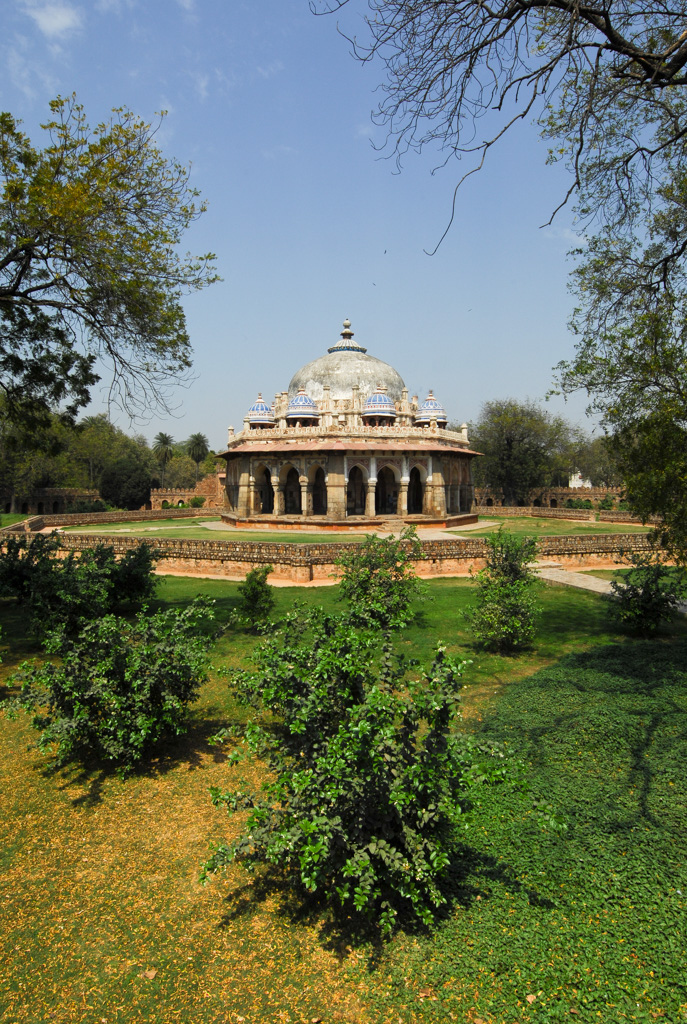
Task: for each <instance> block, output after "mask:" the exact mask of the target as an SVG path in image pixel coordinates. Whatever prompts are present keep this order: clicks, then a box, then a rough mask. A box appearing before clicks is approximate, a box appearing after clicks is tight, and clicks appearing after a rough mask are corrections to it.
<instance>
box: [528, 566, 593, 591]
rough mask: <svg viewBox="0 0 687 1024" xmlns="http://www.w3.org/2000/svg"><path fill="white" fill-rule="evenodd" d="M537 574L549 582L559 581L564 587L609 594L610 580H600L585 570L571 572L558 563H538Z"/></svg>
mask: <svg viewBox="0 0 687 1024" xmlns="http://www.w3.org/2000/svg"><path fill="white" fill-rule="evenodd" d="M536 573H537V576H539V578H540V579H542V580H547V581H548V582H549V583H560V584H561V585H562V586H564V587H577V588H578V589H579V590H592V591H593V592H594V593H595V594H610V593H611V581H610V580H600V579H598V577H596V576H590V575H589V574H588V573H586V572H573V570H572V569H563V568H561V567H560V566H558V565H539V566H537V568H536Z"/></svg>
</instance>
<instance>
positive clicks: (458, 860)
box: [218, 844, 556, 971]
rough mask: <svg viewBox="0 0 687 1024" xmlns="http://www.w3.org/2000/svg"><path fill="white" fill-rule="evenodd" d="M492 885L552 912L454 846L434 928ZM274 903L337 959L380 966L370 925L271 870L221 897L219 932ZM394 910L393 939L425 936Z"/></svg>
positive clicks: (481, 858) (512, 879)
mask: <svg viewBox="0 0 687 1024" xmlns="http://www.w3.org/2000/svg"><path fill="white" fill-rule="evenodd" d="M495 884H496V885H501V886H504V887H505V888H507V889H508V891H509V892H511V893H522V894H523V895H525V896H526V898H527V900H528V902H529V904H530V905H531V906H535V907H539V908H541V909H544V910H553V909H554V908H555V906H556V904H555V903H553V902H552V901H551V900H550V899H548V898H547V897H545V896H542V895H541V894H540V893H538V892H537V891H536V890H535V889H533V888H531V887H528V886H526V885H523V884H522V883H521V882H520V881H519V880H518V878H517V876H516V874H515V871H514V870H513V869H512V868H510V867H509V866H508V865H506V864H504V863H503V862H501V861H498V860H496V858H494V857H491V856H489V855H488V854H485V853H483V852H481V851H478V850H475V849H472V848H471V847H469V846H466V845H462V844H457V845H456V846H455V848H454V853H453V859H452V862H451V864H450V865H449V867H448V869H447V871H446V873H445V875H444V878H443V880H442V881H441V883H440V890H441V893H442V895H443V897H444V899H445V900H446V902H445V904H443V906H442V907H440V908H439V910H438V911H437V912H436V926H441V923H442V922H443V921H446V920H448V919H450V918H451V917H452V916H453V914H454V913H455V911H456V909H457V908H461V909H467V908H469V907H470V905H471V904H472V903H473V902H474V901H475V900H481V901H486V900H489V899H490V898H491V896H492V887H493V886H494V885H495ZM275 902H276V903H277V910H276V913H277V914H279V915H281V916H282V917H284V918H285V919H286V920H287V921H288V922H289V924H291V925H300V926H308V927H311V928H312V927H314V928H316V929H317V930H318V933H319V937H320V942H321V943H322V946H323V948H325V949H327V950H328V951H330V952H332V953H334V954H335V955H336V956H337V957H339V958H340V959H345V957H346V956H347V955H348V953H350V951H351V949H353V948H358V949H360V948H361V947H362V948H364V949H365V950H366V951H367V968H368V970H370V971H372V970H374V969H375V968H376V967H378V966H379V965H380V963H381V961H382V960H383V958H384V954H385V950H386V948H387V943H386V942H385V940H384V939H383V938H382V936H381V934H380V930H379V927H378V926H377V924H376V922H375V920H374V919H368V918H367V917H364V916H363V915H357V916H354V915H352V914H351V913H350V910H349V909H347V908H342V907H339V906H338V905H337V904H335V903H334V902H333V901H329V900H327V898H326V897H325V896H324V895H322V896H318V895H317V894H313V893H309V892H307V891H305V890H304V889H303V888H302V887H301V886H300V885H299V879H298V876H297V875H296V874H295V873H294V875H293V876H288V875H286V874H285V873H284V872H282V871H280V870H278V869H277V868H274V867H271V866H264V867H261V868H258V869H257V870H256V871H255V873H254V874H252V875H251V877H250V879H249V880H248V881H246V882H244V883H243V884H241V885H238V886H237V887H236V888H235V889H234V890H233V891H232V893H231V894H230V895H229V896H228V897H226V899H225V905H226V909H225V912H224V914H223V915H222V917H221V918H220V920H219V923H218V927H219V928H220V929H224V928H228V927H230V926H231V925H232V924H234V923H235V922H236V921H238V920H245V919H250V918H251V917H253V916H254V915H255V914H257V913H258V911H259V909H260V908H261V906H262V905H263V904H266V903H267V904H270V910H271V912H274V903H275ZM397 909H398V910H399V916H398V922H397V928H396V929H395V933H396V934H398V933H399V932H400V933H403V934H405V935H410V936H413V935H417V936H427V935H429V934H430V929H429V928H428V927H427V926H425V925H423V924H422V923H421V922H420V921H418V920H417V919H416V918H413V917H411V916H410V914H404V913H403V912H402V908H400V907H399V908H397Z"/></svg>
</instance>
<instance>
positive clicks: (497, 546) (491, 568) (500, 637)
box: [470, 527, 539, 654]
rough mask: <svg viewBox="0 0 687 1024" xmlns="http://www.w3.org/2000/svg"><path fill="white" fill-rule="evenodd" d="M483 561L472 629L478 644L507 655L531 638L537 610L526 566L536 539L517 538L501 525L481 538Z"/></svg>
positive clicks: (533, 553)
mask: <svg viewBox="0 0 687 1024" xmlns="http://www.w3.org/2000/svg"><path fill="white" fill-rule="evenodd" d="M485 543H486V544H487V548H488V552H487V564H486V566H485V568H484V569H482V570H481V571H480V572H479V573H477V577H476V580H477V607H476V608H475V610H474V611H473V612H472V613H471V615H470V619H471V623H472V631H473V634H474V636H475V640H476V642H477V644H478V645H479V646H480V647H484V648H486V649H487V650H491V651H498V652H500V653H501V654H511V653H513V652H515V651H518V650H522V649H523V648H525V647H529V646H530V645H531V644H532V641H533V639H534V632H535V623H536V618H537V615H538V614H539V609H538V607H537V605H536V602H535V600H534V595H533V588H534V586H535V584H536V582H537V578H536V576H535V575H534V573H533V571H532V569H531V568H530V565H531V563H532V562H533V561H534V559H535V558H536V555H537V545H536V541H534V540H533V539H532V538H527V537H525V538H522V539H519V538H517V537H514V536H513V535H512V534H511V533H508V531H507V530H504V529H503V527H501V529H500V530H499V531H498V532H497V533H492V534H491V535H490V536H488V537H486V538H485Z"/></svg>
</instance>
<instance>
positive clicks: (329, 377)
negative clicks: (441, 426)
mask: <svg viewBox="0 0 687 1024" xmlns="http://www.w3.org/2000/svg"><path fill="white" fill-rule="evenodd" d="M343 327H344V329H343V331H342V332H341V341H339V342H337V344H336V345H332V347H331V348H330V349H328V350H327V355H326V356H320V358H319V359H314V360H313V361H312V362H311V363H306V365H305V366H303V367H301V369H300V370H298V371H297V372H296V373H294V375H293V377H292V378H291V383H290V384H289V398H290V399H293V398H295V396H296V395H297V394H298V392H299V391H300V390H301V388H303V389H304V390H305V391H306V393H307V394H308V395H309V396H310V397H311V398H312V399H314V401H315V402H319V401H321V400H322V397H323V395H324V385H325V384H328V385H329V388H330V391H329V394H330V397H331V398H332V399H333V400H336V399H350V398H351V391H352V388H353V386H354V385H355V384H357V385H358V388H359V389H360V390H359V394H360V396H361V397H362V398H369V396H370V395H372V394H373V393H374V392H375V391H376V390H377V387H378V386H380V385H381V386H382V387H385V388H386V393H387V396H388V397H389V398H390V399H391V401H392V402H400V400H401V392H402V391H403V389H404V387H405V383H404V382H403V378H402V377H401V375H400V374H399V373H397V372H396V370H394V368H393V366H389V364H388V363H384V362H382V360H381V359H376V358H375V357H374V356H369V355H368V354H367V349H364V348H363V347H362V345H358V343H357V342H355V341H354V340H353V331H352V330H351V324H350V321H349V320H344V323H343Z"/></svg>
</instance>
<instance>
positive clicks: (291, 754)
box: [202, 611, 501, 934]
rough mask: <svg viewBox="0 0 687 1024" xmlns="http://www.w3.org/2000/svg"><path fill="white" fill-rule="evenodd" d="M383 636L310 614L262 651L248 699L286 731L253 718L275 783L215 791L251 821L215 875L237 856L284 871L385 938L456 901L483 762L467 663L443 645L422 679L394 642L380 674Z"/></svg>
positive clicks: (246, 735) (253, 740) (214, 864)
mask: <svg viewBox="0 0 687 1024" xmlns="http://www.w3.org/2000/svg"><path fill="white" fill-rule="evenodd" d="M378 638H379V633H376V634H374V633H372V632H367V633H363V632H362V631H360V630H358V629H356V628H355V626H354V625H353V624H352V623H351V621H350V617H344V616H338V617H335V616H327V615H326V614H325V613H323V612H322V611H311V612H309V613H302V612H300V611H299V612H296V613H294V614H293V615H289V616H287V617H286V618H285V619H284V620H283V622H282V623H281V624H280V628H279V629H278V630H277V631H276V632H275V633H274V634H272V635H271V636H270V637H269V639H268V640H266V641H265V643H264V644H263V645H262V647H261V648H260V649H259V651H258V654H257V664H258V671H257V672H255V673H249V672H239V673H236V674H235V676H234V677H233V683H234V686H235V688H236V691H237V693H238V696H239V699H241V700H243V701H244V702H246V703H248V704H250V705H252V706H254V707H255V708H258V709H260V710H261V711H264V710H265V709H266V710H268V711H270V712H272V713H273V714H276V715H278V716H279V717H280V719H281V720H282V721H283V728H282V729H280V730H278V731H277V732H275V730H274V728H270V729H264V728H262V727H261V726H260V725H259V724H257V723H256V722H255V721H251V722H249V723H248V725H247V726H246V727H245V729H244V730H243V732H242V734H241V735H242V737H243V740H244V742H245V744H246V746H247V748H248V750H249V751H253V752H256V753H259V754H261V755H266V756H267V758H268V764H269V767H270V769H271V772H272V779H271V781H269V782H267V783H265V785H264V786H263V790H262V793H261V794H258V795H256V794H253V793H243V792H230V793H221V792H220V791H219V790H218V789H217V788H214V789H213V790H212V795H213V801H214V803H215V804H216V805H221V804H224V805H226V807H227V808H228V809H229V810H230V811H235V810H238V809H241V808H248V809H249V814H248V821H247V823H246V826H245V832H244V835H243V836H242V837H241V838H239V839H238V840H236V841H235V842H233V843H231V844H230V845H221V846H219V847H218V848H217V849H216V850H215V851H214V853H213V855H212V857H211V858H210V859H209V861H208V862H207V864H206V865H205V868H204V873H203V876H202V877H203V880H205V879H206V878H207V875H208V874H209V873H212V872H215V871H217V870H219V869H220V868H221V867H223V866H224V865H226V864H228V863H230V862H232V861H239V862H241V863H243V864H245V865H246V866H247V867H248V868H252V867H254V866H256V865H260V864H270V865H274V866H275V867H277V868H278V869H280V871H281V872H282V873H283V875H284V876H285V877H286V879H287V880H288V882H289V883H290V884H291V885H292V886H293V887H294V888H295V889H296V890H297V891H298V892H299V893H300V894H301V895H305V894H307V893H313V894H317V895H319V896H321V897H324V898H326V899H328V900H332V901H334V905H335V906H340V907H341V908H343V910H344V912H345V913H357V914H361V915H364V916H366V917H367V918H369V919H370V920H371V921H373V922H375V923H377V924H379V926H380V927H381V929H382V932H383V933H387V934H388V933H389V932H390V931H391V929H392V927H393V925H394V922H395V921H396V920H397V918H398V917H399V915H402V916H406V917H410V918H415V919H419V920H420V921H422V922H423V923H424V924H427V925H429V924H431V922H432V921H433V919H434V916H435V914H436V911H437V909H438V908H439V907H440V906H441V905H442V904H443V903H445V902H446V897H445V895H444V893H443V892H442V889H441V880H442V876H443V875H444V873H445V871H446V869H447V867H448V864H449V861H450V857H451V852H452V849H453V844H454V841H455V828H456V826H457V824H458V821H459V820H460V817H461V813H462V810H463V806H462V800H463V799H464V797H465V792H466V785H467V780H466V775H467V774H468V773H469V766H470V765H471V764H472V762H473V760H474V756H475V755H474V754H471V753H470V752H469V748H468V745H467V741H466V740H465V739H464V738H461V737H460V734H459V733H457V731H456V728H455V726H456V720H457V718H458V707H459V691H460V681H459V679H460V674H461V669H462V667H463V666H462V665H459V664H457V663H456V662H455V661H454V660H453V659H452V658H450V657H449V656H448V655H447V654H446V653H445V652H444V650H443V649H442V648H439V650H438V651H437V654H436V657H435V660H434V663H433V665H432V667H431V669H430V671H429V672H426V673H423V675H422V677H421V678H420V679H410V680H409V679H407V678H406V667H407V666H406V665H404V664H403V662H402V659H400V658H396V657H394V656H393V655H392V654H391V651H390V648H388V647H385V651H384V657H383V659H382V664H381V668H378V667H376V665H375V661H376V658H375V656H374V650H375V647H376V645H377V644H378ZM245 753H246V747H243V748H238V749H237V750H236V752H235V754H234V756H233V760H234V761H235V762H237V761H239V760H240V759H241V758H242V756H245ZM480 756H482V760H483V761H485V762H488V761H489V758H488V757H485V756H483V755H480ZM500 767H501V766H500ZM499 770H500V769H499ZM480 771H482V769H480ZM488 774H489V769H484V771H482V775H483V776H484V775H488Z"/></svg>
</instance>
